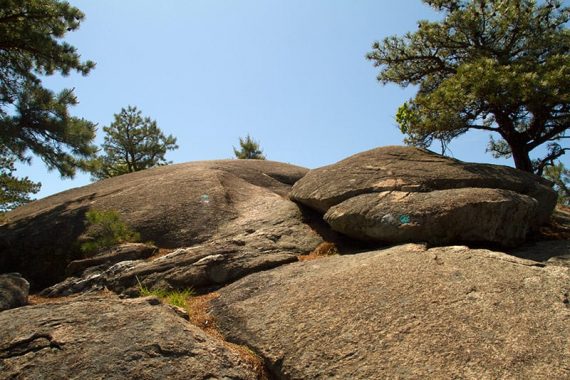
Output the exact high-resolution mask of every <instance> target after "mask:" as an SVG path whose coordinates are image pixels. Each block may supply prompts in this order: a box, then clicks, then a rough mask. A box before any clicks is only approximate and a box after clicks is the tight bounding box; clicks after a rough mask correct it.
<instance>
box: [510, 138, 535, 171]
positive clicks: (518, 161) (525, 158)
mask: <svg viewBox="0 0 570 380" xmlns="http://www.w3.org/2000/svg"><path fill="white" fill-rule="evenodd" d="M507 143H508V144H509V146H510V147H511V152H512V154H513V160H514V161H515V167H516V168H517V169H520V170H523V171H525V172H529V173H534V170H533V167H532V161H531V159H530V156H529V151H528V149H527V147H526V144H525V143H524V142H518V143H515V142H512V141H507Z"/></svg>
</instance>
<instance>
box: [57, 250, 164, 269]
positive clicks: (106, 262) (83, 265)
mask: <svg viewBox="0 0 570 380" xmlns="http://www.w3.org/2000/svg"><path fill="white" fill-rule="evenodd" d="M156 253H158V248H157V247H156V246H154V245H152V244H143V243H125V244H121V245H119V246H116V247H113V248H110V249H108V250H105V251H103V252H101V253H99V254H97V255H95V256H93V257H89V258H86V259H81V260H74V261H72V262H70V263H69V265H68V266H67V268H66V270H65V273H66V275H68V276H70V275H74V274H80V273H81V272H83V271H84V270H85V269H87V268H90V267H95V266H98V267H107V268H108V267H110V266H111V265H112V264H116V263H118V262H120V261H126V260H140V259H146V258H148V257H150V256H152V255H155V254H156Z"/></svg>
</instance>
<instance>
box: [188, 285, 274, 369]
mask: <svg viewBox="0 0 570 380" xmlns="http://www.w3.org/2000/svg"><path fill="white" fill-rule="evenodd" d="M219 296H220V294H219V293H217V292H212V293H208V294H205V295H202V296H196V297H191V298H190V299H189V300H188V316H189V318H190V322H191V323H192V324H194V325H196V326H198V327H199V328H201V329H202V330H203V331H204V332H205V333H206V334H208V335H210V336H211V337H213V338H215V339H217V340H218V341H220V342H221V343H222V344H223V345H224V346H225V347H226V348H228V349H229V350H230V351H232V352H234V353H235V354H237V355H238V356H239V357H240V358H241V359H242V360H243V361H244V362H245V363H246V364H247V366H249V367H250V368H252V369H253V370H254V371H255V373H256V374H257V379H258V380H269V379H270V377H269V374H268V372H267V370H266V369H265V366H264V365H263V360H262V359H261V358H260V357H259V356H257V355H256V354H255V353H254V352H253V351H252V350H250V349H249V348H248V347H246V346H240V345H239V344H234V343H230V342H228V341H226V340H225V339H224V336H223V335H222V333H221V332H220V330H219V329H218V327H217V326H216V321H215V319H214V318H213V317H212V316H211V315H210V313H209V312H208V308H209V304H210V302H211V301H212V300H214V299H216V298H218V297H219Z"/></svg>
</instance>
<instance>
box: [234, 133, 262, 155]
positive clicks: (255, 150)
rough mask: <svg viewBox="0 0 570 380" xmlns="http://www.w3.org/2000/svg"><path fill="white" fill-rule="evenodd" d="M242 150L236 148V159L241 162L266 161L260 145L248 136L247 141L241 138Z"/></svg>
mask: <svg viewBox="0 0 570 380" xmlns="http://www.w3.org/2000/svg"><path fill="white" fill-rule="evenodd" d="M239 145H240V149H239V150H238V149H236V148H235V147H234V154H235V155H236V158H238V159H241V160H248V159H249V160H265V156H264V155H263V151H262V150H261V148H260V146H259V143H258V142H257V141H255V140H254V139H252V138H251V136H250V135H249V134H248V135H247V136H246V138H245V139H242V138H241V137H240V138H239Z"/></svg>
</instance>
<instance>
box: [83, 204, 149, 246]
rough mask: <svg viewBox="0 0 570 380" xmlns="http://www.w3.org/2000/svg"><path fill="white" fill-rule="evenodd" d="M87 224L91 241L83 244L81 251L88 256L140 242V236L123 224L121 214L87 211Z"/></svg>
mask: <svg viewBox="0 0 570 380" xmlns="http://www.w3.org/2000/svg"><path fill="white" fill-rule="evenodd" d="M85 223H86V224H87V229H88V231H89V234H90V237H91V239H90V240H88V241H85V242H84V243H82V244H81V250H82V251H83V252H85V253H88V254H89V253H96V252H98V251H101V250H103V249H107V248H111V247H113V246H116V245H119V244H123V243H129V242H137V241H139V240H140V234H139V233H138V232H135V231H133V230H132V229H131V228H130V227H129V226H128V225H127V224H126V223H125V222H123V221H122V220H121V216H120V215H119V213H118V212H117V211H114V210H108V211H102V210H90V211H87V212H86V213H85Z"/></svg>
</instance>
